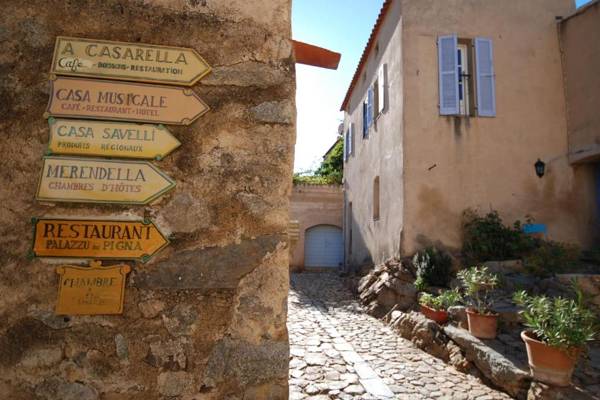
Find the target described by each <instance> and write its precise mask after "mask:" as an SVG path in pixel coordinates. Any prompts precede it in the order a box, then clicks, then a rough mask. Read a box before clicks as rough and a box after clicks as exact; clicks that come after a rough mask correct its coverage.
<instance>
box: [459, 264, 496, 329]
mask: <svg viewBox="0 0 600 400" xmlns="http://www.w3.org/2000/svg"><path fill="white" fill-rule="evenodd" d="M457 277H458V279H460V280H461V282H462V285H463V287H464V289H465V294H466V295H467V300H468V303H469V304H468V307H467V310H466V311H467V321H468V323H469V332H470V333H471V335H473V336H475V337H477V338H480V339H494V338H495V337H496V330H497V328H498V314H496V313H494V312H493V311H492V299H491V296H490V294H491V292H492V291H493V290H494V289H495V288H496V286H498V277H497V276H496V275H495V274H493V273H491V272H489V271H488V269H487V267H471V268H469V269H463V270H462V271H459V272H458V274H457Z"/></svg>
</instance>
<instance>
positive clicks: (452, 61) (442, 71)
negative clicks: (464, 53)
mask: <svg viewBox="0 0 600 400" xmlns="http://www.w3.org/2000/svg"><path fill="white" fill-rule="evenodd" d="M457 44H458V40H457V38H456V35H452V36H440V37H438V63H439V71H438V72H439V78H440V82H439V86H440V114H441V115H458V114H459V101H458V50H457Z"/></svg>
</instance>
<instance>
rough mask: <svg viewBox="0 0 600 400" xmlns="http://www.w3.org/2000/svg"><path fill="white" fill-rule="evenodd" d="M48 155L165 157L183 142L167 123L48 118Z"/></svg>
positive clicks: (158, 158)
mask: <svg viewBox="0 0 600 400" xmlns="http://www.w3.org/2000/svg"><path fill="white" fill-rule="evenodd" d="M48 124H49V125H50V141H49V143H48V154H69V155H84V156H102V157H124V158H144V159H157V160H161V159H162V158H164V157H165V156H166V155H167V154H169V153H170V152H172V151H173V150H175V149H176V148H177V147H179V145H180V144H181V143H180V142H179V140H177V139H176V138H175V137H174V136H173V135H171V133H170V132H169V131H168V130H167V128H165V127H164V126H163V125H150V124H135V123H131V122H107V121H91V120H77V119H62V118H56V119H55V118H52V117H50V118H49V119H48Z"/></svg>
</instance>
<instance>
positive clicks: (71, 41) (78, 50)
mask: <svg viewBox="0 0 600 400" xmlns="http://www.w3.org/2000/svg"><path fill="white" fill-rule="evenodd" d="M51 72H52V73H54V74H60V75H72V76H84V77H85V76H93V77H103V78H110V79H118V80H127V81H138V82H153V83H165V84H171V85H184V86H191V85H193V84H194V83H196V82H198V81H199V80H200V79H202V77H204V76H205V75H206V74H208V73H209V72H210V67H209V65H208V64H207V63H206V61H204V59H203V58H202V57H201V56H200V55H199V54H198V53H197V52H196V51H195V50H194V49H188V48H182V47H174V46H159V45H151V44H141V43H126V42H113V41H109V40H95V39H82V38H70V37H64V36H58V37H57V38H56V45H55V46H54V58H53V60H52V69H51Z"/></svg>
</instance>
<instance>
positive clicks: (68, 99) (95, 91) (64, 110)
mask: <svg viewBox="0 0 600 400" xmlns="http://www.w3.org/2000/svg"><path fill="white" fill-rule="evenodd" d="M51 83H52V88H51V93H50V101H49V102H48V108H47V110H46V111H47V112H46V113H45V116H46V117H49V116H51V115H52V116H55V117H69V118H91V119H105V120H113V121H134V122H154V123H160V124H174V125H189V124H191V123H192V122H193V121H194V120H195V119H196V118H198V117H200V116H201V115H202V114H204V113H205V112H207V111H208V106H207V105H206V104H205V103H204V102H203V101H202V100H201V99H200V97H198V95H197V94H196V93H194V92H193V91H192V90H191V89H186V88H181V87H174V86H161V85H149V84H144V83H133V82H113V81H106V80H102V79H81V78H67V77H58V78H56V79H55V80H53V81H51Z"/></svg>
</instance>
